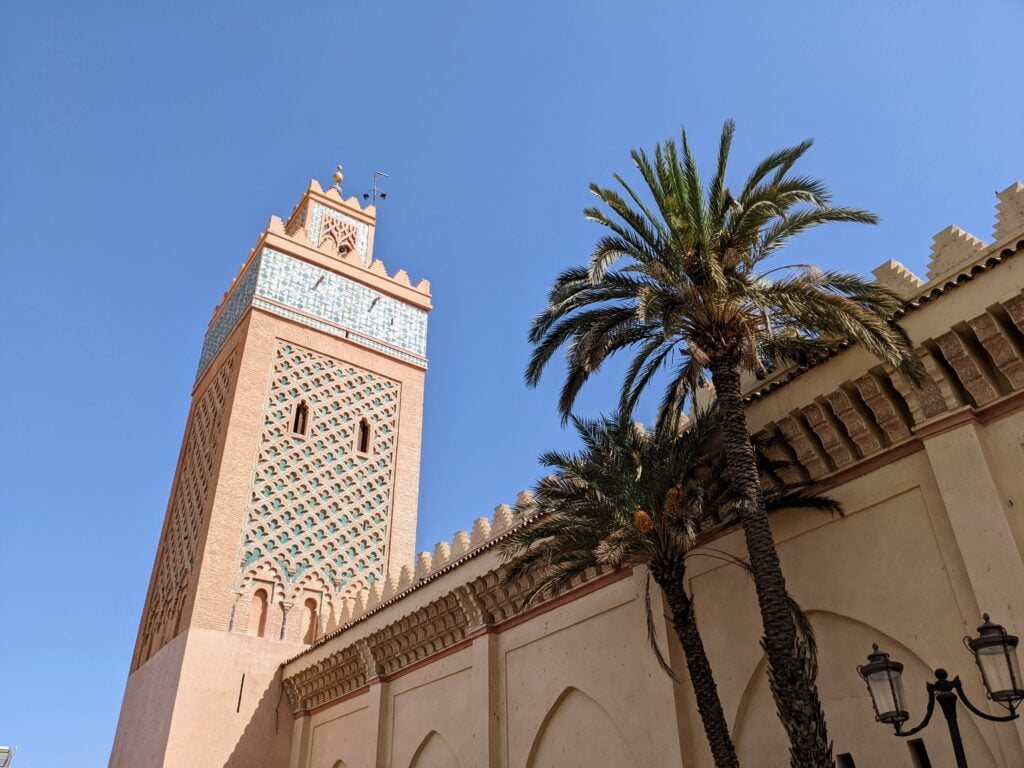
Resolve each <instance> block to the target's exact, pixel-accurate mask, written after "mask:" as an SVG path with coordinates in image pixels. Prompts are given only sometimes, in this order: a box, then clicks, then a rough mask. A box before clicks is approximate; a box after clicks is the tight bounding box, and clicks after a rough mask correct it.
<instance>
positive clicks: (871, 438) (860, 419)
mask: <svg viewBox="0 0 1024 768" xmlns="http://www.w3.org/2000/svg"><path fill="white" fill-rule="evenodd" d="M825 399H826V400H827V401H828V404H829V405H830V406H832V412H833V413H835V415H836V418H837V419H839V421H841V422H842V423H843V426H844V427H846V431H847V432H848V433H849V435H850V439H851V440H853V442H854V444H855V445H856V446H857V448H859V449H860V452H861V454H862V455H864V456H867V455H868V454H869V453H874V452H875V451H877V450H878V449H879V448H881V447H882V441H881V440H879V439H878V437H877V436H876V435H875V433H874V432H872V431H871V428H870V427H869V425H868V422H867V419H865V418H864V416H862V415H861V413H860V411H858V410H857V408H856V406H855V405H854V403H853V399H852V398H851V397H850V395H849V394H848V393H847V392H846V391H845V390H842V389H837V390H836V391H835V392H832V393H831V394H828V395H825Z"/></svg>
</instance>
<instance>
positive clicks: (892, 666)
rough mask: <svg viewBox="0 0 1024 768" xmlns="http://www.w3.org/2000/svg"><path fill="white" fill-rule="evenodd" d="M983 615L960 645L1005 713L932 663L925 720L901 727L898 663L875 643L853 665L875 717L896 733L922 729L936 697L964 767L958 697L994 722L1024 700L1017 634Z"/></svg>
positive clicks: (904, 717)
mask: <svg viewBox="0 0 1024 768" xmlns="http://www.w3.org/2000/svg"><path fill="white" fill-rule="evenodd" d="M984 619H985V623H984V624H982V625H981V626H980V627H978V636H977V637H965V638H964V645H966V646H967V648H968V650H970V651H971V653H972V654H974V661H975V663H976V664H977V665H978V669H980V670H981V681H982V683H983V684H984V686H985V693H986V694H987V695H988V698H990V699H991V700H992V701H994V702H996V703H997V704H999V705H1000V706H1002V707H1004V708H1005V709H1007V710H1009V713H1010V714H1008V715H1001V716H993V715H989V714H986V713H985V712H982V711H981V710H980V709H978V708H977V707H975V706H974V704H972V703H971V701H970V699H968V698H967V694H965V693H964V689H963V686H962V685H961V684H960V678H959V677H954V678H953V679H952V680H950V679H948V678H949V673H948V672H946V670H944V669H936V670H935V678H936V679H935V682H934V683H927V684H926V686H925V687H926V688H927V689H928V709H927V711H926V712H925V715H924V720H922V721H921V724H920V725H918V726H917V727H916V728H911V729H910V730H909V731H904V730H903V723H905V722H906V721H907V720H908V719H909V717H910V714H909V713H908V712H907V708H906V705H905V703H904V697H903V665H902V664H900V663H899V662H898V661H893V660H891V659H890V658H889V654H887V653H884V652H882V651H880V650H878V645H877V644H876V645H873V646H872V648H873V649H874V650H873V652H872V653H871V654H869V655H868V663H867V664H864V665H862V666H859V667H857V671H858V672H859V673H860V676H861V677H862V678H864V682H865V683H867V686H868V693H869V694H870V695H871V704H872V705H873V706H874V708H875V719H876V720H878V722H880V723H885V724H886V725H891V726H892V727H893V730H894V731H895V732H896V735H897V736H902V737H904V738H906V737H908V736H913V735H914V734H915V733H917V732H918V731H920V730H922V729H923V728H924V727H925V726H926V725H928V723H929V721H930V720H931V719H932V714H933V713H934V712H935V702H936V701H938V702H939V706H940V707H941V708H942V714H943V715H944V716H945V718H946V725H947V726H948V728H949V737H950V739H951V741H952V742H953V754H954V755H955V756H956V765H957V768H968V766H967V757H966V756H965V755H964V744H963V740H962V739H961V738H960V726H959V725H958V724H957V720H956V702H957V699H959V700H960V701H962V702H963V703H964V706H965V707H967V709H968V710H970V711H971V712H973V713H974V714H975V715H977V716H978V717H981V718H984V719H985V720H992V721H993V722H997V723H1004V722H1007V721H1009V720H1016V719H1017V718H1018V717H1019V715H1018V714H1017V705H1018V704H1020V703H1021V701H1022V700H1024V684H1022V682H1021V675H1020V664H1019V663H1018V661H1017V642H1018V640H1017V638H1016V637H1014V636H1013V635H1008V634H1007V633H1006V630H1005V629H1003V628H1002V627H1001V626H999V625H998V624H993V623H992V622H991V621H990V620H989V618H988V614H987V613H986V614H985V615H984Z"/></svg>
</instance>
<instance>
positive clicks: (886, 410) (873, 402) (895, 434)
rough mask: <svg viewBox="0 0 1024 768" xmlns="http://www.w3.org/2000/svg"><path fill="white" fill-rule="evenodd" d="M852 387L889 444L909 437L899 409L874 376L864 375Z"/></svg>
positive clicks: (908, 431) (855, 380) (908, 430)
mask: <svg viewBox="0 0 1024 768" xmlns="http://www.w3.org/2000/svg"><path fill="white" fill-rule="evenodd" d="M853 385H854V386H855V387H856V388H857V391H858V392H859V393H860V396H861V398H862V399H863V400H864V403H865V404H866V405H867V407H868V408H870V409H871V412H872V413H873V414H874V415H875V421H876V422H878V426H879V427H881V428H882V431H883V432H885V435H886V437H888V438H889V440H890V441H891V442H894V443H895V442H896V441H898V440H902V439H903V438H905V437H909V435H910V429H909V428H908V427H907V425H906V424H905V423H904V422H903V419H902V418H901V416H900V411H899V407H898V406H897V404H896V403H895V402H894V401H893V399H892V396H891V395H890V394H889V393H888V392H886V390H885V389H884V388H883V387H882V385H881V384H880V383H879V381H878V380H877V379H876V378H875V377H874V376H872V375H871V374H870V373H868V374H865V375H864V376H861V377H859V378H857V379H854V381H853Z"/></svg>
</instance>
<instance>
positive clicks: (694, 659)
mask: <svg viewBox="0 0 1024 768" xmlns="http://www.w3.org/2000/svg"><path fill="white" fill-rule="evenodd" d="M674 422H675V420H666V421H664V422H663V423H662V424H660V425H659V426H658V428H657V429H655V431H654V432H653V433H652V432H648V431H647V430H646V429H644V428H643V427H642V426H641V425H639V424H635V425H634V424H629V423H628V422H627V421H626V420H623V419H621V418H614V419H607V418H603V419H599V420H584V419H576V418H574V419H573V425H574V426H575V428H576V432H577V434H578V435H579V437H580V440H581V442H582V443H583V448H582V450H581V451H580V452H579V453H560V452H549V453H545V454H543V455H542V456H541V462H542V463H543V464H544V465H545V466H547V467H549V468H551V469H553V470H554V474H553V475H551V476H549V477H547V478H545V479H543V480H541V481H540V482H539V483H538V485H537V487H536V493H535V494H534V496H533V498H532V500H531V501H529V502H527V504H528V507H527V508H525V509H519V510H517V511H518V512H519V513H521V514H523V515H524V516H525V517H527V519H531V522H530V523H528V524H527V525H524V526H522V527H520V528H517V529H515V530H514V531H513V532H512V533H511V534H510V535H509V537H508V539H507V540H506V541H505V543H504V544H503V545H502V552H503V554H504V556H505V557H506V558H507V559H510V560H511V562H510V564H509V565H508V566H507V568H506V570H505V571H504V578H505V580H506V582H509V583H524V582H525V583H528V584H530V585H531V586H530V588H529V591H528V592H527V603H529V602H532V601H533V600H535V599H537V598H538V597H539V596H542V595H543V596H551V595H554V594H557V593H559V592H561V591H563V590H565V589H567V588H568V587H569V586H570V585H572V584H573V583H575V581H576V580H577V579H579V578H580V577H581V576H582V575H583V574H584V573H586V572H587V571H588V570H589V569H594V568H607V569H618V568H621V567H623V566H626V565H645V566H647V568H648V572H647V576H648V579H650V578H653V579H654V581H655V582H656V583H657V584H658V585H659V586H660V587H661V589H662V591H663V592H664V594H665V599H666V602H667V604H668V607H669V610H670V611H671V615H672V625H673V627H674V629H675V631H676V634H677V636H678V637H679V642H680V645H681V646H682V649H683V654H684V656H685V659H686V665H687V670H688V671H689V676H690V681H691V684H692V686H693V691H694V694H695V696H696V699H697V709H698V711H699V713H700V717H701V721H702V723H703V726H704V732H705V734H706V735H707V739H708V744H709V746H710V748H711V754H712V756H713V758H714V761H715V765H716V766H718V768H736V766H738V765H739V762H738V760H737V758H736V750H735V748H734V746H733V743H732V739H731V737H730V735H729V728H728V725H727V724H726V720H725V715H724V714H723V712H722V705H721V702H720V701H719V698H718V689H717V687H716V685H715V680H714V676H713V675H712V671H711V665H710V663H709V662H708V658H707V654H706V653H705V651H704V644H703V642H702V641H701V637H700V633H699V632H698V629H697V624H696V620H695V616H694V610H693V600H692V598H691V597H690V596H689V595H688V594H687V592H686V586H685V581H686V562H687V558H688V557H689V556H690V554H691V553H692V552H693V551H694V547H695V543H696V541H697V536H698V534H699V533H700V532H701V530H702V529H703V528H705V527H707V526H710V525H718V524H723V523H729V522H731V521H733V519H734V503H733V502H734V501H735V497H734V494H733V492H732V489H731V487H730V486H729V484H728V480H727V479H724V478H725V475H726V473H724V472H723V469H724V467H723V466H722V464H723V463H724V462H723V458H722V454H721V453H720V452H719V453H718V454H717V456H715V455H710V454H708V453H707V452H706V450H705V447H704V446H705V444H706V442H707V439H708V436H709V434H710V432H711V430H712V428H713V419H712V417H710V416H702V417H700V418H698V419H697V420H696V422H694V423H693V424H691V425H690V427H689V428H688V429H687V430H685V431H683V432H680V431H679V430H678V429H676V428H675V426H674ZM759 456H761V457H763V454H759ZM762 466H763V468H765V469H766V471H768V472H770V473H772V474H773V477H776V478H777V475H775V474H774V467H773V466H771V465H769V464H768V463H767V461H766V460H765V462H764V463H763V465H762ZM766 500H767V502H768V504H769V507H770V508H776V507H811V508H815V509H824V510H829V511H838V505H837V504H836V503H835V502H833V501H831V500H830V499H826V498H823V497H820V496H814V495H811V494H808V493H806V492H805V491H804V490H803V488H802V487H798V486H795V485H785V484H783V483H781V482H778V483H776V484H773V485H772V486H771V492H770V493H769V494H767V495H766ZM535 516H536V517H535ZM707 554H710V555H711V556H715V557H726V558H728V556H727V555H726V554H725V553H716V552H709V553H707ZM730 560H732V561H734V562H740V564H741V565H745V564H744V563H742V561H737V560H736V559H735V558H730ZM646 594H647V600H646V608H647V626H648V633H649V636H650V639H651V644H652V646H653V647H654V649H655V653H656V654H657V657H658V661H659V663H660V664H661V665H662V667H663V668H664V669H665V670H666V671H667V672H669V674H671V675H672V676H673V678H675V679H678V678H676V677H675V674H674V673H673V672H672V671H671V668H670V667H669V666H668V664H667V663H666V662H665V660H664V657H663V656H662V654H661V652H660V650H659V649H658V646H657V643H656V641H655V636H654V620H653V615H652V612H651V603H650V584H649V582H648V584H647V590H646ZM789 610H790V611H791V612H793V614H794V615H796V616H797V617H798V622H800V626H801V629H802V632H803V634H802V642H805V643H807V644H808V645H809V646H810V647H813V636H812V635H811V633H810V629H809V625H807V624H806V623H805V622H804V621H803V620H802V617H803V614H802V613H801V612H800V610H799V608H798V607H797V606H796V605H795V603H792V602H790V603H789Z"/></svg>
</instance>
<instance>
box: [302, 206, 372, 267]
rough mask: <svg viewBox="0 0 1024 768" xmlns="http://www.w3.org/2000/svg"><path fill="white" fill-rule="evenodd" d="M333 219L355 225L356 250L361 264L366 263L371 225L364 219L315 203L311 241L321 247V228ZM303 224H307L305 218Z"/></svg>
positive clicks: (310, 225)
mask: <svg viewBox="0 0 1024 768" xmlns="http://www.w3.org/2000/svg"><path fill="white" fill-rule="evenodd" d="M332 221H342V222H345V223H347V224H348V225H349V226H351V227H353V228H354V229H355V231H356V243H355V248H356V252H357V253H358V254H359V261H360V263H361V264H364V265H365V264H366V262H367V260H368V253H367V246H368V243H369V235H370V227H369V226H368V225H367V224H366V222H363V221H356V220H355V219H353V218H351V217H350V216H346V215H345V214H343V213H340V212H339V211H332V210H331V209H330V208H327V207H325V206H323V205H321V204H320V203H315V204H314V205H313V215H312V217H310V221H309V242H310V243H312V244H313V246H314V247H317V248H319V247H320V243H321V239H320V237H321V234H320V233H321V228H325V227H327V226H329V225H330V222H332ZM303 226H306V224H305V220H303Z"/></svg>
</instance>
